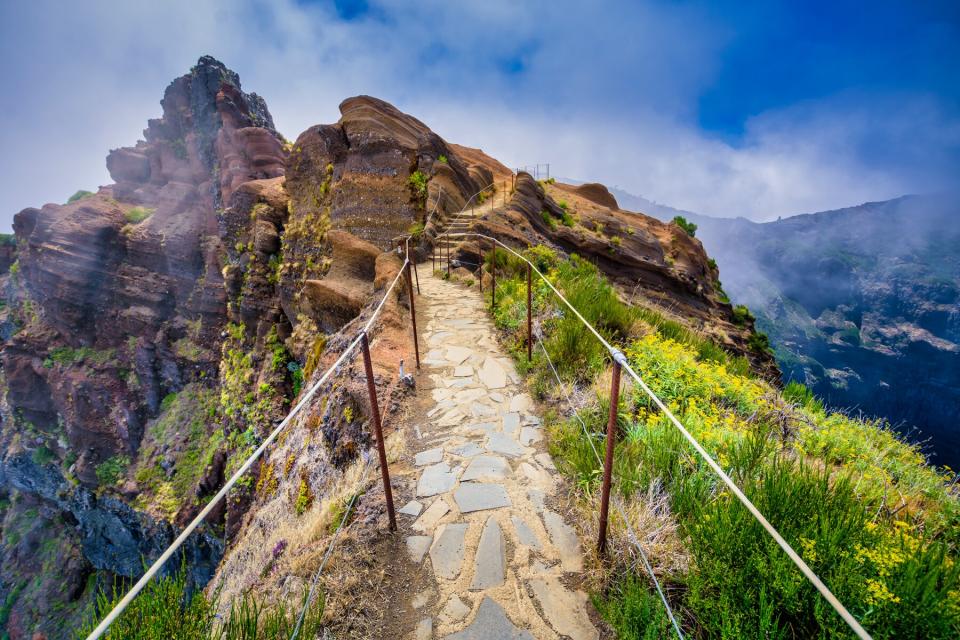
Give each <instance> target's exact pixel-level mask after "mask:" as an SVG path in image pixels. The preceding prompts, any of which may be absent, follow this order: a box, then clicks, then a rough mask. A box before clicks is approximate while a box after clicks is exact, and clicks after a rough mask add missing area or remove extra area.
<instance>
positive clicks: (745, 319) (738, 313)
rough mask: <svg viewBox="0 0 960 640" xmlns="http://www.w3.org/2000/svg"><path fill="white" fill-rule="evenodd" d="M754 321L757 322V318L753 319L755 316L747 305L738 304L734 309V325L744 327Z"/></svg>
mask: <svg viewBox="0 0 960 640" xmlns="http://www.w3.org/2000/svg"><path fill="white" fill-rule="evenodd" d="M754 320H756V318H754V317H753V314H752V313H750V309H748V308H747V306H746V305H742V304H738V305H737V306H735V307H734V308H733V323H734V324H735V325H738V326H741V327H743V326H746V324H747V323H749V322H753V321H754Z"/></svg>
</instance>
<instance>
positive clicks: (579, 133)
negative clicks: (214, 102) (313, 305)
mask: <svg viewBox="0 0 960 640" xmlns="http://www.w3.org/2000/svg"><path fill="white" fill-rule="evenodd" d="M608 4H609V6H607V7H603V8H597V7H596V6H592V5H587V4H583V5H579V4H576V3H571V5H570V6H567V7H564V8H563V9H559V8H557V6H556V4H555V3H547V2H539V3H534V4H523V5H521V4H517V3H506V2H504V3H491V2H486V1H485V2H481V1H474V2H466V3H450V2H443V1H440V0H429V1H426V2H418V3H407V2H400V1H399V0H387V1H386V2H384V3H383V4H381V5H380V6H378V7H376V8H375V9H374V11H372V12H371V14H370V15H369V16H366V17H361V18H360V19H358V20H354V21H352V22H343V21H341V20H338V19H337V17H336V15H335V13H334V12H333V10H332V8H330V7H326V6H318V5H301V4H298V3H295V2H293V1H292V0H282V1H277V2H266V1H261V0H251V1H249V2H244V3H240V2H231V1H228V0H215V1H212V2H195V1H194V0H190V1H187V0H175V1H171V2H164V3H129V2H97V3H71V4H66V5H64V6H58V5H53V4H50V3H46V2H40V1H38V2H34V3H30V4H26V3H21V4H18V5H13V3H9V4H5V5H4V6H2V7H0V25H2V26H0V53H2V57H0V74H2V76H0V86H3V87H4V88H3V93H2V94H0V109H2V110H3V112H4V113H5V115H6V116H7V124H6V125H5V126H4V127H3V128H2V129H0V145H2V147H3V149H4V152H5V153H4V156H5V160H4V167H3V170H2V171H0V175H2V176H3V181H4V188H3V189H2V190H0V226H6V225H7V224H9V221H10V220H11V219H12V216H13V214H14V213H15V212H16V211H17V210H19V209H20V208H22V207H25V206H29V205H39V204H41V203H43V202H45V201H50V200H55V201H61V202H62V201H63V200H64V199H65V198H66V197H67V196H69V195H70V194H71V193H72V192H73V191H74V190H76V189H78V188H90V187H93V186H95V185H97V184H100V183H104V182H107V181H108V180H109V178H108V175H107V173H106V170H105V168H104V157H105V155H106V152H107V150H108V149H109V148H111V147H116V146H120V145H126V144H132V143H133V142H134V141H135V140H136V139H137V137H139V135H140V132H141V130H142V129H143V128H144V126H145V124H146V120H147V118H150V117H156V116H157V115H158V114H159V112H160V108H159V104H158V103H159V99H160V97H161V96H162V92H163V89H164V87H165V86H166V84H167V83H168V82H169V81H170V80H172V79H173V78H174V77H176V76H178V75H181V74H182V73H184V72H185V71H186V70H187V69H188V68H189V67H190V66H191V65H192V64H193V63H195V62H196V59H197V58H198V57H199V56H200V55H202V54H207V53H209V54H212V55H215V56H217V57H218V58H220V59H221V60H223V61H224V62H225V63H226V64H227V65H228V66H230V67H231V68H233V69H234V70H236V71H237V72H238V73H239V74H240V76H241V79H242V81H243V85H244V88H245V89H246V90H247V91H255V92H257V93H259V94H260V95H262V96H264V97H265V98H266V100H267V103H268V105H269V106H270V109H271V111H272V112H273V114H274V117H275V120H276V123H277V125H278V128H280V129H281V131H283V132H284V133H285V134H286V135H287V136H288V137H294V136H296V135H297V134H298V133H299V132H300V131H302V130H304V129H306V128H307V127H308V126H310V125H312V124H316V123H318V122H333V121H335V120H336V119H337V118H338V116H339V114H338V112H337V105H338V104H339V103H340V101H341V100H342V99H344V98H346V97H348V96H351V95H356V94H358V93H369V94H372V95H377V96H379V97H382V98H384V99H386V100H388V101H391V102H394V103H395V104H396V105H397V106H398V107H400V108H402V109H405V110H408V111H410V112H411V113H413V114H414V115H416V116H417V117H419V118H421V119H422V120H424V121H425V122H427V124H429V125H430V126H432V127H433V128H434V129H435V130H437V131H438V132H439V133H440V134H441V135H444V136H445V137H447V138H448V139H449V140H451V141H454V142H460V143H463V144H468V145H471V146H480V147H483V148H484V149H486V150H487V151H489V152H491V153H492V154H494V155H496V156H497V157H499V158H500V159H502V160H503V161H504V162H506V163H507V164H511V165H512V164H526V163H529V162H535V161H541V162H550V163H551V164H552V165H553V169H554V172H555V173H557V174H559V175H568V176H571V177H580V178H583V179H593V180H600V181H603V182H607V183H609V184H612V185H619V186H620V187H622V188H625V189H627V190H629V191H634V192H637V193H640V194H642V195H644V196H646V197H648V198H651V199H654V200H657V201H659V202H664V203H667V204H670V205H673V206H676V207H680V208H686V209H692V210H695V211H701V212H705V213H711V214H717V215H746V216H749V217H756V218H766V217H775V216H776V215H781V214H788V213H793V212H797V211H810V210H817V209H825V208H832V207H837V206H843V205H848V204H854V203H858V202H860V201H863V200H868V199H881V198H885V197H892V196H895V195H899V194H900V193H902V192H906V191H919V190H925V189H930V188H936V187H937V186H939V185H941V184H943V182H944V181H949V180H950V177H949V176H947V175H944V174H943V173H942V172H941V171H940V169H943V170H949V169H951V168H955V166H956V164H957V158H956V149H957V145H958V143H957V138H958V133H957V127H958V125H957V119H956V116H955V114H951V113H949V112H944V110H943V108H942V107H940V106H938V104H937V103H936V101H935V100H934V99H933V98H930V97H922V96H921V97H917V96H901V97H899V98H898V100H897V102H896V105H895V108H891V107H892V105H891V104H889V103H884V102H882V101H881V102H877V103H875V104H873V106H871V104H870V103H871V101H872V100H874V96H869V95H861V96H852V95H851V96H844V97H842V98H841V99H830V98H827V99H824V100H821V101H820V102H817V103H810V104H803V105H796V106H795V107H792V108H790V109H786V110H783V111H780V112H777V113H765V114H759V115H758V116H757V117H756V118H754V119H753V120H752V121H750V122H749V123H748V126H747V134H746V136H745V137H744V139H743V141H742V142H741V143H739V144H738V145H736V146H734V145H732V144H730V143H728V142H726V141H723V140H719V139H716V138H713V137H711V136H709V135H707V134H705V133H704V132H702V131H701V130H700V128H699V127H698V126H697V124H696V115H697V114H696V107H697V98H698V96H699V94H700V92H702V91H703V89H704V87H705V86H707V85H708V84H709V83H710V82H711V81H712V80H713V76H714V74H715V72H716V69H717V65H718V64H719V60H720V53H721V52H722V50H723V46H724V44H725V42H726V40H727V37H728V34H727V33H725V32H724V30H723V29H721V28H719V27H717V26H715V25H714V24H712V23H711V21H710V20H708V18H707V16H705V15H704V14H702V13H701V12H699V11H697V10H696V9H694V8H690V7H688V6H687V5H661V4H654V3H632V2H630V3H622V4H617V3H608ZM511 66H514V67H520V68H521V69H520V70H519V71H518V72H517V73H513V74H511V73H508V71H507V70H508V69H509V68H511ZM864 105H866V106H864ZM908 107H909V108H908ZM885 145H886V146H885ZM888 147H894V151H893V152H891V151H890V150H886V151H884V152H883V153H880V152H876V149H878V148H879V149H888ZM951 154H953V155H951Z"/></svg>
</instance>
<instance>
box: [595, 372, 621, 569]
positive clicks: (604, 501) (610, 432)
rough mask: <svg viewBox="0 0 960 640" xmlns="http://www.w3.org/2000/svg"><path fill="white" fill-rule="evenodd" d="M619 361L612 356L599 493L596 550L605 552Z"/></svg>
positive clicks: (618, 389) (617, 402)
mask: <svg viewBox="0 0 960 640" xmlns="http://www.w3.org/2000/svg"><path fill="white" fill-rule="evenodd" d="M621 368H622V365H621V364H620V359H619V358H617V354H614V359H613V376H612V378H611V380H610V415H609V417H608V418H607V451H606V456H605V458H604V461H603V487H602V489H601V493H600V539H599V540H598V541H597V550H598V551H599V552H600V553H601V554H603V553H606V551H607V518H608V516H609V513H610V482H611V480H612V478H613V445H614V444H615V441H616V437H617V409H618V408H619V404H620V369H621Z"/></svg>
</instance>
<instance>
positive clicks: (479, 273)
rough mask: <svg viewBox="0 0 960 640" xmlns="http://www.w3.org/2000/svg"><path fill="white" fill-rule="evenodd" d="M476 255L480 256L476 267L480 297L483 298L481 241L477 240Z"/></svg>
mask: <svg viewBox="0 0 960 640" xmlns="http://www.w3.org/2000/svg"><path fill="white" fill-rule="evenodd" d="M477 255H478V256H480V266H479V267H477V277H478V278H479V279H480V299H481V300H482V299H483V243H482V242H480V241H479V240H477Z"/></svg>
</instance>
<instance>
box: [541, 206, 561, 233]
mask: <svg viewBox="0 0 960 640" xmlns="http://www.w3.org/2000/svg"><path fill="white" fill-rule="evenodd" d="M540 217H541V218H543V223H544V224H545V225H547V226H548V227H550V229H551V230H553V231H556V230H557V221H556V220H554V219H553V216H552V215H550V212H549V211H547V210H546V209H543V210H542V211H541V212H540Z"/></svg>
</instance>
